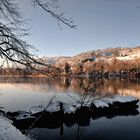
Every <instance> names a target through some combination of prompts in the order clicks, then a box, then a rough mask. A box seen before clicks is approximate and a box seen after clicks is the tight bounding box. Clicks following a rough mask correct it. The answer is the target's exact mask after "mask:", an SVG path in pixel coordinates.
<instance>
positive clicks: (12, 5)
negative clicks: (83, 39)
mask: <svg viewBox="0 0 140 140" xmlns="http://www.w3.org/2000/svg"><path fill="white" fill-rule="evenodd" d="M31 2H32V3H31V4H32V5H34V6H39V7H40V8H42V9H43V10H44V11H45V12H47V13H48V14H50V15H52V16H53V17H54V18H56V19H57V20H58V23H59V22H61V23H63V24H65V25H67V26H68V27H70V28H75V27H76V26H75V25H74V24H73V20H72V19H67V18H65V16H64V14H57V13H55V12H54V11H55V10H54V9H57V8H58V7H59V6H58V0H31ZM24 22H25V20H24V19H23V18H22V17H21V13H20V11H19V9H18V5H17V4H16V1H15V0H0V58H1V61H0V63H1V67H2V66H5V65H6V64H7V65H14V66H16V67H18V66H19V65H18V64H20V65H23V66H26V67H28V68H31V69H34V70H37V68H36V67H35V64H39V65H44V66H46V65H45V64H44V63H43V62H42V61H41V60H39V59H38V58H37V56H36V55H35V53H33V52H35V51H37V50H36V49H35V48H34V47H33V46H31V45H30V44H28V43H27V42H26V41H24V40H22V39H21V38H22V36H25V35H28V31H27V29H24V28H22V27H23V26H22V25H23V23H24ZM31 52H32V53H31Z"/></svg>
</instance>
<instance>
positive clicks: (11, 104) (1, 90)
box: [0, 78, 140, 111]
mask: <svg viewBox="0 0 140 140" xmlns="http://www.w3.org/2000/svg"><path fill="white" fill-rule="evenodd" d="M26 80H27V81H26ZM26 80H25V79H19V80H18V79H17V81H16V79H15V82H14V80H13V79H9V80H8V79H6V80H3V81H2V80H1V84H0V106H4V110H6V111H8V110H10V111H13V110H25V109H27V108H29V107H32V106H36V105H40V104H44V105H46V104H47V103H48V101H50V99H51V98H52V97H54V96H55V95H58V96H59V95H60V96H61V95H62V94H64V95H65V94H68V93H74V94H78V95H80V96H82V94H83V95H84V91H85V90H84V89H83V88H82V87H84V85H83V83H82V81H81V82H80V81H79V80H78V79H77V80H76V79H75V80H73V82H72V81H71V82H72V83H73V84H72V85H71V84H69V86H65V84H64V83H61V82H62V81H59V80H57V81H55V80H53V81H51V80H49V81H47V79H46V80H43V79H41V78H40V79H38V80H37V79H36V82H35V79H30V78H28V79H26ZM22 81H23V82H22ZM5 82H8V83H5ZM9 82H11V83H9ZM79 82H80V83H81V84H82V85H81V84H80V85H78V84H76V83H79ZM86 82H87V83H86V84H88V80H86ZM90 82H91V81H90ZM90 82H89V83H90ZM97 82H99V81H97ZM74 83H75V84H74ZM94 83H95V81H93V84H94ZM99 83H100V82H99ZM126 85H129V86H126ZM87 91H88V90H86V93H85V94H87ZM89 94H90V95H92V91H90V90H89ZM114 94H120V95H132V96H136V97H138V98H140V86H139V83H137V82H136V83H133V82H129V81H128V82H121V81H120V82H119V81H115V80H114V81H112V80H107V81H104V84H103V85H100V86H99V88H97V90H96V93H95V94H93V95H94V96H96V97H97V96H100V97H103V96H104V95H106V96H110V95H114ZM62 99H63V97H62Z"/></svg>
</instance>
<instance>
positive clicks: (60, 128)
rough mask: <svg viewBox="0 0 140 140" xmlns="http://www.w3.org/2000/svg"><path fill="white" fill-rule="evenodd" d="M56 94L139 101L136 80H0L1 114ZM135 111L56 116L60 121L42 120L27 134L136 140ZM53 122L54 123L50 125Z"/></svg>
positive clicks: (139, 131) (138, 119)
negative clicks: (128, 97) (119, 97)
mask: <svg viewBox="0 0 140 140" xmlns="http://www.w3.org/2000/svg"><path fill="white" fill-rule="evenodd" d="M95 89H96V91H95ZM60 93H63V94H68V93H74V94H79V95H82V96H83V97H84V95H91V94H93V95H94V96H95V97H98V98H100V97H104V96H113V95H114V94H119V95H132V96H136V97H138V98H139V99H140V79H136V78H135V79H133V78H132V79H129V78H126V79H123V78H121V79H120V78H118V79H93V78H85V79H83V78H61V79H47V78H31V77H28V78H27V77H26V78H23V77H0V106H3V107H4V110H5V111H16V110H24V109H26V108H30V107H31V106H34V105H39V104H42V103H44V102H46V101H47V100H48V99H49V98H51V97H52V96H54V95H55V94H60ZM138 111H140V108H138ZM138 111H137V110H129V109H128V110H121V111H118V112H117V111H114V113H113V114H110V112H108V114H106V115H102V116H96V117H95V116H94V114H93V113H91V112H85V114H87V115H83V114H79V115H76V116H71V117H74V118H73V121H69V118H67V116H65V118H63V121H62V120H61V119H62V118H60V117H58V118H60V120H59V119H58V118H57V119H56V118H52V120H51V121H50V120H49V119H48V118H47V117H44V119H45V120H44V121H42V122H41V120H40V121H39V122H38V123H36V125H35V126H34V127H33V128H32V129H31V130H30V132H29V134H30V135H32V136H33V138H36V139H42V140H43V139H44V140H45V139H104V140H112V139H114V140H120V139H127V140H131V139H133V140H139V139H140V115H138V114H139V112H138ZM47 119H48V120H47ZM53 119H54V120H55V121H54V122H55V124H53ZM81 119H82V120H81ZM44 122H45V123H44ZM27 125H28V126H26V123H25V122H24V125H20V126H23V127H29V124H28V122H27ZM53 126H54V127H53ZM52 128H53V129H52ZM20 129H25V128H20ZM26 129H27V128H26Z"/></svg>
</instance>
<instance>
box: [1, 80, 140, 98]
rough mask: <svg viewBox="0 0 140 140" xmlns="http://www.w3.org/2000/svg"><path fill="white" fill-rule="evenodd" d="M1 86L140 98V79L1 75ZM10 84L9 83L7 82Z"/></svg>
mask: <svg viewBox="0 0 140 140" xmlns="http://www.w3.org/2000/svg"><path fill="white" fill-rule="evenodd" d="M0 83H1V86H2V85H3V86H4V85H5V86H8V85H9V86H10V85H11V84H12V85H14V86H16V87H19V88H22V89H25V90H30V91H36V92H43V93H48V92H55V93H58V92H60V93H66V92H74V93H78V94H93V92H94V90H95V88H96V92H95V94H96V95H98V96H105V95H108V96H111V95H114V94H120V95H122V94H123V95H133V96H136V97H139V98H140V79H99V80H97V79H93V78H85V79H83V78H61V79H48V78H31V77H30V78H23V77H0ZM6 83H7V84H8V85H7V84H6Z"/></svg>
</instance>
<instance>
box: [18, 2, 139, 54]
mask: <svg viewBox="0 0 140 140" xmlns="http://www.w3.org/2000/svg"><path fill="white" fill-rule="evenodd" d="M17 1H18V3H19V4H20V9H21V11H22V12H23V15H24V16H25V18H27V19H31V22H29V25H30V26H32V29H31V31H30V33H31V36H29V37H27V38H26V39H27V41H28V42H29V43H31V44H33V45H35V46H36V47H37V49H39V50H40V54H41V55H48V56H54V55H74V54H77V53H80V52H83V51H87V50H93V49H101V48H106V47H118V46H121V47H123V46H125V47H129V46H134V45H139V44H140V40H139V36H140V28H139V25H140V8H139V7H140V0H68V1H67V0H66V1H63V2H61V3H60V5H61V7H60V8H61V10H62V11H66V13H67V15H70V16H71V15H72V16H73V17H74V19H75V23H76V24H77V25H78V28H77V29H76V30H72V29H69V28H68V27H65V26H64V25H62V27H63V30H60V29H59V28H58V26H57V21H55V20H54V18H52V17H51V16H49V15H47V16H46V14H45V13H44V12H43V11H42V10H40V9H38V8H37V7H36V8H33V7H32V6H31V5H30V2H31V1H30V0H24V1H23V0H17Z"/></svg>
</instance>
